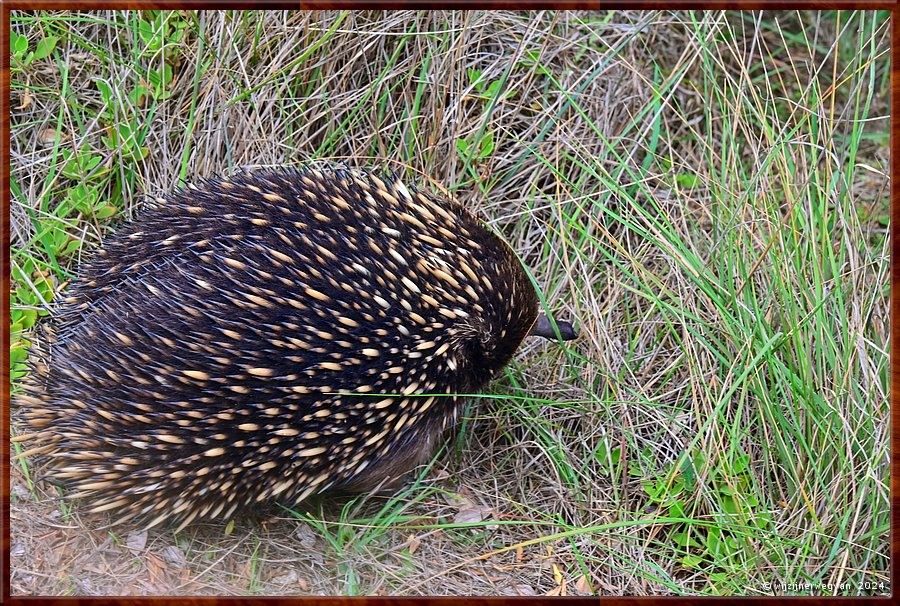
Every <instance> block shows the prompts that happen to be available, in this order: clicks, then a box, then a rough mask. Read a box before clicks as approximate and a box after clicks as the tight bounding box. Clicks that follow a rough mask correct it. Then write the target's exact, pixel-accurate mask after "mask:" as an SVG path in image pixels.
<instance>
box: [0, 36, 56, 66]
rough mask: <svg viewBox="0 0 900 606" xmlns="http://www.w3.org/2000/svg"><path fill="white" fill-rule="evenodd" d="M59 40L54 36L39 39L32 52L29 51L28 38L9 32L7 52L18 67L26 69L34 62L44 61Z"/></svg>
mask: <svg viewBox="0 0 900 606" xmlns="http://www.w3.org/2000/svg"><path fill="white" fill-rule="evenodd" d="M58 41H59V38H57V37H56V36H46V37H44V38H41V39H40V40H39V41H38V43H37V44H36V45H35V47H34V50H32V51H30V50H28V49H29V46H30V45H29V43H28V38H26V37H25V36H22V35H20V34H17V33H16V32H14V31H10V32H9V52H10V54H11V55H12V58H13V60H14V62H15V63H16V64H18V67H20V68H22V67H28V66H29V65H31V63H32V62H34V61H39V60H41V59H46V58H47V57H49V56H50V53H52V52H53V49H54V48H56V43H57V42H58Z"/></svg>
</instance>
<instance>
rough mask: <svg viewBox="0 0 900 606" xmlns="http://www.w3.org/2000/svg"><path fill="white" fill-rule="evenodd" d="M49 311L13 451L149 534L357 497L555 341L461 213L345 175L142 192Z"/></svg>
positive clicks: (401, 467)
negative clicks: (142, 203) (532, 352)
mask: <svg viewBox="0 0 900 606" xmlns="http://www.w3.org/2000/svg"><path fill="white" fill-rule="evenodd" d="M55 317H56V319H55V321H54V322H53V324H52V328H50V329H48V330H47V332H46V334H45V341H46V343H45V345H43V346H40V347H39V348H37V350H36V351H35V352H33V356H32V359H33V362H32V372H31V375H30V378H29V379H28V380H27V381H26V384H25V385H24V387H25V392H26V393H25V395H24V396H22V397H21V398H20V404H21V419H22V421H23V422H24V424H25V425H26V426H27V428H28V432H29V433H27V434H25V435H22V436H19V437H18V438H17V440H21V441H25V440H31V441H33V443H34V445H33V447H32V448H30V449H29V450H28V451H26V452H25V453H23V456H28V455H30V454H42V455H44V456H45V457H47V458H48V459H49V462H48V465H47V469H46V474H47V476H48V478H49V479H51V480H54V481H57V482H60V483H62V484H64V485H68V486H70V487H72V488H73V489H74V493H73V496H77V497H89V498H90V499H91V500H92V503H91V505H92V509H91V511H93V512H99V511H106V510H115V514H116V516H117V517H119V519H118V520H116V521H117V522H121V521H124V520H128V519H130V518H133V517H138V518H139V519H140V520H142V521H145V522H146V523H147V524H146V525H147V526H148V527H149V526H153V525H156V524H158V523H159V522H161V521H163V520H171V521H173V522H175V523H178V524H179V528H180V527H183V526H185V525H186V524H188V523H189V522H191V521H192V520H194V519H211V518H225V519H229V518H231V517H232V516H233V515H234V514H235V513H237V512H240V511H245V510H248V509H249V508H254V507H258V506H259V505H260V504H261V503H264V502H267V501H272V500H274V501H278V502H281V503H285V504H291V505H292V504H296V503H298V502H299V501H301V500H302V499H304V498H306V497H307V496H309V495H311V494H313V493H317V492H321V491H324V490H326V489H339V490H341V491H368V490H371V489H373V488H374V487H376V486H378V485H380V484H381V483H382V482H383V481H384V480H385V479H386V478H388V477H398V476H401V475H402V474H403V473H405V472H406V471H408V470H410V469H412V468H413V467H414V466H416V465H417V464H419V463H420V462H423V461H424V460H427V458H428V457H429V456H430V455H431V454H432V453H433V452H434V449H435V446H436V445H437V443H438V439H439V437H440V436H441V434H442V432H443V431H444V430H445V429H447V428H449V427H451V426H452V425H453V424H454V423H455V422H456V420H457V418H458V417H459V413H460V410H461V404H462V396H463V395H464V394H470V393H472V392H475V391H477V390H478V389H479V388H481V387H483V386H484V385H485V383H487V381H488V380H489V379H490V378H491V377H492V376H493V375H494V374H495V373H496V372H497V371H498V370H499V369H500V368H502V367H503V366H504V365H505V364H506V363H507V362H508V361H509V360H510V358H511V357H512V355H513V352H514V351H515V350H516V348H517V347H518V346H519V344H520V343H521V341H522V340H523V338H524V337H525V336H526V335H528V334H529V333H531V334H537V335H541V336H545V337H551V338H552V337H554V336H556V337H561V338H563V339H566V338H572V337H573V336H574V333H573V331H572V327H571V325H569V324H567V323H562V322H561V323H559V324H558V326H557V330H554V329H553V327H552V326H551V323H550V322H549V320H548V319H547V318H546V316H542V317H541V318H540V319H539V318H538V313H537V295H536V293H535V290H534V287H533V286H532V284H531V282H530V281H529V278H528V276H527V275H526V273H525V271H524V269H523V268H522V266H521V265H520V263H519V261H518V259H517V258H516V256H515V254H514V253H513V252H512V250H511V249H510V248H509V246H508V245H507V244H505V243H504V242H503V241H502V240H501V239H500V238H499V237H497V236H496V235H494V234H493V233H491V232H490V231H489V230H488V229H487V228H486V227H485V226H484V225H483V224H482V223H481V222H480V221H479V220H478V219H477V218H476V217H475V216H474V215H472V214H471V213H470V212H468V211H467V210H466V209H465V208H463V206H462V205H460V204H459V203H457V202H454V201H452V200H450V199H447V198H444V197H438V196H435V195H432V194H430V193H427V192H425V191H420V190H418V189H416V188H414V187H412V186H409V185H405V184H404V183H403V182H402V181H401V180H400V179H398V178H396V177H393V176H392V177H384V176H383V177H379V176H377V175H376V174H374V173H368V172H364V171H358V170H349V169H348V170H336V171H330V172H320V171H316V170H299V171H298V170H268V171H262V172H256V173H240V174H238V175H236V176H233V177H232V178H229V179H214V180H208V181H204V182H202V183H201V184H200V185H198V186H191V187H188V188H186V189H183V190H181V191H179V192H177V193H175V194H174V195H173V196H172V197H170V198H169V199H156V200H155V201H154V202H152V203H150V204H149V205H148V207H147V208H146V209H145V210H144V211H143V212H142V214H141V216H140V217H139V218H138V219H137V220H135V221H133V222H131V223H129V224H127V225H125V226H123V227H122V228H120V229H119V230H118V231H116V232H115V233H114V234H113V235H112V236H110V237H109V238H108V239H107V240H106V242H105V243H104V245H103V247H102V248H100V249H98V250H97V252H96V254H95V255H94V256H93V257H92V258H91V259H90V260H89V261H88V262H87V263H86V264H85V265H84V266H82V268H81V273H80V278H79V279H78V280H77V281H75V282H74V284H73V285H72V286H71V287H70V289H69V290H68V292H67V296H66V297H65V298H64V300H63V302H62V303H61V305H60V306H59V308H58V309H57V310H56V313H55Z"/></svg>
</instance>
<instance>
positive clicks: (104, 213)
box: [94, 204, 119, 219]
mask: <svg viewBox="0 0 900 606" xmlns="http://www.w3.org/2000/svg"><path fill="white" fill-rule="evenodd" d="M117 212H119V209H118V208H116V207H115V206H112V205H110V204H105V205H103V206H101V207H99V208H98V209H97V210H95V211H94V216H95V217H97V218H98V219H108V218H110V217H112V216H113V215H115V214H116V213H117Z"/></svg>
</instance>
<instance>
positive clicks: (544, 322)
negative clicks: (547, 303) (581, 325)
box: [531, 314, 578, 341]
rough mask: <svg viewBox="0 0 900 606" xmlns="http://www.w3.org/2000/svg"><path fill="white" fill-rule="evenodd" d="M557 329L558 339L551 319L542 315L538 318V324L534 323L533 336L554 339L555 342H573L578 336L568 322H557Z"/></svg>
mask: <svg viewBox="0 0 900 606" xmlns="http://www.w3.org/2000/svg"><path fill="white" fill-rule="evenodd" d="M556 328H557V329H559V336H558V337H557V333H556V331H555V330H553V324H552V322H550V318H548V317H547V314H541V315H539V316H538V319H537V322H535V323H534V328H532V329H531V334H532V335H533V336H535V337H544V338H545V339H553V340H554V341H555V340H556V339H557V338H559V339H561V340H563V341H571V340H572V339H574V338H575V337H577V336H578V333H577V332H575V328H574V327H573V326H572V325H571V324H569V323H568V322H563V321H562V320H556Z"/></svg>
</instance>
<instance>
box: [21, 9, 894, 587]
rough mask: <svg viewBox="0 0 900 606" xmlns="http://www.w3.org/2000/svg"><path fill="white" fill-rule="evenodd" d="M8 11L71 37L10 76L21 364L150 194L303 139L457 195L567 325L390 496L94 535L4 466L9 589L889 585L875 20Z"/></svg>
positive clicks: (881, 120)
mask: <svg viewBox="0 0 900 606" xmlns="http://www.w3.org/2000/svg"><path fill="white" fill-rule="evenodd" d="M154 23H155V24H156V25H153V24H154ZM12 27H13V31H14V32H16V33H17V34H18V35H22V36H25V37H26V38H27V40H28V42H29V47H28V52H31V51H34V50H35V49H36V46H37V44H38V43H39V41H41V40H48V39H49V38H51V37H53V38H56V44H55V46H54V48H53V51H52V52H51V53H50V54H49V56H47V57H45V58H41V57H39V58H36V59H35V58H32V60H30V61H29V60H28V57H27V52H26V53H23V54H22V56H21V57H19V58H15V57H14V59H13V66H12V67H13V69H12V94H11V105H12V139H11V150H12V158H11V174H12V207H11V213H12V217H11V219H12V250H11V260H12V266H13V290H14V292H13V293H12V308H13V318H12V320H13V335H12V342H13V358H14V359H16V358H19V357H21V356H22V355H24V352H25V347H26V345H27V339H28V337H29V335H30V334H31V330H32V327H33V325H34V323H35V321H39V315H40V314H45V313H46V309H47V305H46V304H45V303H44V302H45V301H49V300H50V299H52V297H54V296H56V293H57V292H58V291H59V290H60V288H61V285H62V284H63V283H64V282H65V280H67V279H68V278H70V277H71V276H72V275H73V274H72V272H73V270H74V269H75V268H76V267H77V264H78V262H79V261H80V259H81V258H82V256H83V255H87V254H89V253H90V251H91V250H92V249H93V248H94V247H95V246H96V245H97V243H98V242H99V241H100V239H101V237H102V235H103V234H104V233H107V232H108V231H109V230H110V229H111V228H112V226H113V225H115V224H116V223H117V222H118V221H119V220H121V219H122V218H130V217H131V216H133V214H134V212H135V209H136V207H137V205H138V204H139V203H140V201H141V200H142V197H143V195H144V194H150V195H152V194H158V193H165V192H167V191H170V190H171V189H173V188H174V187H176V186H177V185H178V184H179V183H180V182H181V181H182V180H184V179H186V180H196V179H198V178H201V177H205V176H211V175H217V174H222V173H228V172H231V171H233V170H236V169H237V168H238V167H254V166H269V165H285V164H305V163H308V162H310V161H325V162H331V163H334V162H342V161H343V162H347V163H350V164H354V165H361V166H368V167H372V166H386V167H387V168H389V169H392V170H396V171H398V172H400V173H408V174H412V175H415V176H416V178H417V179H418V180H419V181H421V182H426V183H431V186H433V187H434V188H436V189H437V188H442V187H443V188H447V189H448V190H450V191H451V192H452V193H453V194H454V195H455V196H457V197H458V198H459V199H460V200H462V201H463V202H464V203H465V204H466V205H467V206H469V207H470V208H472V209H474V210H477V211H478V212H480V213H482V214H483V215H484V216H485V217H486V219H487V221H488V222H489V223H490V224H491V225H492V226H493V227H494V228H496V229H497V230H499V231H500V232H502V233H503V234H504V236H505V237H506V238H507V239H508V241H510V243H511V244H512V245H513V247H514V248H515V249H516V250H517V251H519V253H520V255H521V257H522V259H523V261H524V262H525V264H526V265H527V266H528V267H529V269H530V271H531V272H532V273H533V275H534V277H535V280H536V282H537V284H539V285H540V286H541V288H542V291H543V292H542V297H543V298H544V299H545V300H546V303H547V307H548V308H549V309H550V310H552V311H553V312H554V313H555V314H556V315H557V317H560V318H573V319H576V320H577V324H578V325H579V327H580V330H581V337H580V339H579V340H578V341H576V342H573V343H569V344H567V345H568V347H561V346H558V345H556V344H552V343H547V342H543V341H541V342H538V341H536V340H535V341H528V342H527V343H526V344H525V345H524V346H523V347H522V349H521V350H520V351H519V353H518V354H517V356H516V360H515V362H514V363H513V364H512V365H511V367H510V368H509V369H508V370H507V372H506V374H505V375H504V376H501V377H499V378H498V380H497V381H496V382H495V383H494V385H493V386H492V388H491V393H490V394H489V395H490V396H491V397H488V398H480V399H478V401H477V402H475V403H474V404H473V407H472V408H471V410H470V413H469V415H468V416H467V420H466V421H465V423H464V424H463V426H462V427H461V431H460V433H459V435H458V436H454V438H453V440H452V441H451V442H450V443H449V444H448V447H447V449H445V450H444V451H442V453H441V454H440V456H438V457H437V459H436V461H435V462H434V463H433V465H432V467H430V468H429V469H423V470H419V472H417V474H416V476H415V480H414V481H412V482H411V483H410V484H409V485H408V486H407V487H406V488H405V489H404V490H403V491H401V492H400V493H399V494H395V495H379V496H372V497H370V498H368V499H365V500H357V501H350V502H347V501H346V500H343V501H342V500H337V499H326V500H322V501H319V500H314V501H311V502H308V503H304V504H302V505H301V506H300V507H298V508H297V511H298V514H299V518H300V519H298V518H297V517H295V516H293V515H290V514H289V513H288V512H286V511H284V510H280V509H273V510H272V512H271V516H270V517H268V518H266V519H264V520H262V521H260V520H238V521H237V522H236V523H235V524H234V526H233V527H229V528H224V527H222V526H217V525H199V524H198V525H193V526H191V527H189V528H188V529H186V530H185V531H183V532H181V533H179V534H178V535H177V536H173V533H172V531H171V529H168V530H167V529H154V530H151V531H150V532H149V533H142V532H140V529H138V528H113V529H107V528H105V527H104V525H105V524H106V523H107V522H108V519H107V518H104V517H102V516H97V517H82V516H81V515H80V514H79V510H80V508H81V507H80V505H79V504H78V503H77V502H76V503H71V502H68V501H64V500H60V499H59V494H58V493H57V492H56V491H55V490H53V489H51V488H50V487H48V486H46V485H44V484H41V483H38V484H35V485H33V484H32V482H31V480H32V479H33V477H34V476H35V475H38V474H39V469H34V468H33V467H32V466H31V465H32V462H31V461H25V462H15V463H13V465H12V467H13V475H12V486H13V499H12V505H11V516H12V517H11V528H12V532H13V536H12V553H11V556H12V577H11V583H12V591H13V593H14V594H27V595H33V594H54V595H59V594H78V595H101V594H103V595H107V594H223V595H242V594H253V595H264V594H402V595H419V594H455V595H459V594H502V595H534V594H545V593H550V594H580V593H595V594H616V595H618V594H627V595H657V594H695V593H703V594H721V593H724V594H747V595H759V594H767V593H777V594H786V593H787V594H810V593H811V594H835V593H836V594H850V595H857V594H872V593H876V594H880V593H886V592H888V591H889V590H890V586H889V578H888V576H887V569H888V562H889V560H888V529H889V517H888V484H887V478H888V466H887V463H888V454H889V449H888V439H887V436H888V434H887V427H888V396H887V391H888V380H887V368H888V362H887V353H886V352H887V322H886V321H885V320H884V318H886V317H887V292H888V290H887V285H888V273H887V268H888V256H887V239H886V222H885V219H884V217H886V215H887V184H888V177H887V172H888V169H887V167H888V158H887V153H888V152H887V143H888V140H887V137H886V132H887V119H886V116H887V90H888V87H887V80H886V73H887V72H886V69H887V54H886V50H887V41H888V36H887V23H886V21H885V19H884V16H883V15H881V16H879V17H878V18H876V15H874V14H873V13H841V14H840V15H835V14H834V13H802V14H796V13H764V14H761V15H760V14H756V13H728V14H726V13H708V14H707V13H658V12H622V13H605V12H604V13H567V12H559V13H556V12H543V13H528V14H523V13H508V12H465V13H463V12H458V13H444V12H427V13H401V12H394V13H387V14H385V13H376V12H349V13H332V12H321V13H278V12H248V13H240V12H239V13H226V12H201V13H180V12H175V13H162V14H159V15H157V14H155V13H146V14H144V16H143V17H141V16H140V15H139V14H137V13H118V12H97V13H87V12H84V13H71V12H64V13H39V14H37V15H24V14H15V13H14V14H13V18H12ZM154 27H155V28H156V29H155V30H154ZM142 28H143V29H142ZM160 32H161V33H160ZM179 32H183V34H179ZM781 32H795V33H793V34H784V33H781ZM142 33H143V36H142ZM179 36H180V37H179ZM161 40H164V41H166V42H167V43H166V44H160V43H159V42H160V41H161ZM45 44H46V43H45ZM167 70H170V73H171V80H170V81H169V82H168V83H167V84H166V85H165V86H162V87H159V88H158V89H157V90H154V88H155V82H156V81H158V79H159V74H165V73H167ZM479 74H480V75H479ZM154 79H156V80H154ZM163 79H164V80H166V79H167V78H165V77H164V78H163ZM142 86H144V87H146V88H147V90H146V93H145V94H143V95H142V94H140V87H142ZM111 137H112V138H113V139H114V140H110V141H109V143H105V142H104V138H107V139H109V138H111ZM460 142H463V143H462V144H461V143H460ZM142 149H143V150H145V151H142ZM71 152H77V153H76V155H77V157H78V158H81V159H82V161H83V163H84V165H83V166H82V167H81V168H78V166H77V164H72V162H73V161H72V160H71ZM91 158H95V159H99V160H97V163H96V165H94V164H91V163H90V160H91ZM67 163H68V164H69V168H68V170H67V171H66V170H64V167H66V165H67ZM79 173H80V176H79ZM80 184H81V185H86V186H87V191H85V190H84V189H79V188H78V186H79V185H80ZM91 187H94V188H96V189H95V190H90V188H91ZM109 207H112V208H113V210H112V211H109V210H106V211H104V210H103V209H104V208H107V209H108V208H109ZM110 213H114V214H110ZM18 368H19V367H18V366H15V367H14V369H16V370H18ZM767 583H768V584H774V586H769V585H767ZM792 583H794V584H801V583H809V587H803V586H801V587H797V586H791V585H790V584H792ZM864 583H870V584H873V585H871V586H867V585H864ZM779 584H788V585H779ZM844 584H846V585H844Z"/></svg>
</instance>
